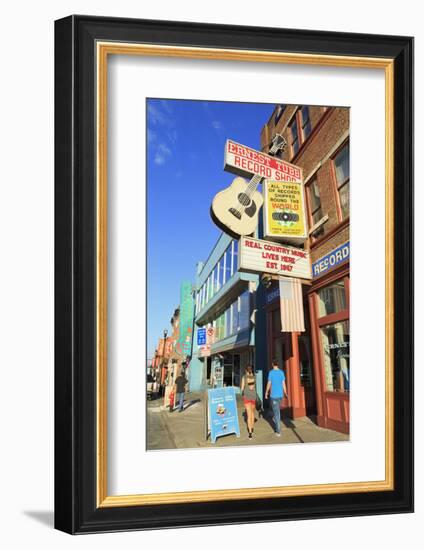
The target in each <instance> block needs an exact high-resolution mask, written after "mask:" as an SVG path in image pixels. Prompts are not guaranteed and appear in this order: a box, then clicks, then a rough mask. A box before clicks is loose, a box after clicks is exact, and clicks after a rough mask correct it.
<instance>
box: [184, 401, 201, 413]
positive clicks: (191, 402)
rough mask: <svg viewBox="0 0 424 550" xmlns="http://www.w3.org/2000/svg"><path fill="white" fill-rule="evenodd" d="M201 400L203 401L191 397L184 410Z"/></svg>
mask: <svg viewBox="0 0 424 550" xmlns="http://www.w3.org/2000/svg"><path fill="white" fill-rule="evenodd" d="M200 401H201V400H200V399H191V400H190V401H186V402H185V403H184V410H185V411H186V410H187V409H189V408H190V407H192V406H193V405H195V404H196V403H200Z"/></svg>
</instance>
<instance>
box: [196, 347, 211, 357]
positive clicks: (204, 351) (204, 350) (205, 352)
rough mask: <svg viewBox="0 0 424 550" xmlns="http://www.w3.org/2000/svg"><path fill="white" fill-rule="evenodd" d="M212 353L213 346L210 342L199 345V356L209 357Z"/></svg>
mask: <svg viewBox="0 0 424 550" xmlns="http://www.w3.org/2000/svg"><path fill="white" fill-rule="evenodd" d="M210 354H211V347H210V345H209V344H205V345H203V346H200V347H199V357H209V356H210Z"/></svg>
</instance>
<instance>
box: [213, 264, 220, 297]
mask: <svg viewBox="0 0 424 550" xmlns="http://www.w3.org/2000/svg"><path fill="white" fill-rule="evenodd" d="M218 269H219V264H217V265H216V266H215V268H214V270H213V282H214V294H215V293H216V292H218V290H219V280H218Z"/></svg>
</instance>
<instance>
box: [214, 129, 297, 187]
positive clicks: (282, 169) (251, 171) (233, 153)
mask: <svg viewBox="0 0 424 550" xmlns="http://www.w3.org/2000/svg"><path fill="white" fill-rule="evenodd" d="M224 170H226V171H227V172H231V173H233V174H237V175H238V176H242V177H244V178H249V179H250V178H251V177H252V176H253V175H257V176H260V177H261V178H267V179H272V180H275V181H295V182H299V181H302V169H301V168H299V166H295V165H294V164H290V163H288V162H286V161H284V160H281V159H279V158H277V157H272V156H270V155H266V154H265V153H262V152H261V151H256V150H255V149H251V148H250V147H246V145H241V144H240V143H236V142H235V141H233V140H232V139H227V142H226V144H225V155H224Z"/></svg>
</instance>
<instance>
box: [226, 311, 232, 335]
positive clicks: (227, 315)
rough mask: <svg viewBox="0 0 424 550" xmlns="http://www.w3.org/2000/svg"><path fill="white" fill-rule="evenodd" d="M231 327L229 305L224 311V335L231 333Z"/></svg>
mask: <svg viewBox="0 0 424 550" xmlns="http://www.w3.org/2000/svg"><path fill="white" fill-rule="evenodd" d="M231 329H232V324H231V308H230V307H229V308H228V309H227V311H226V312H225V336H226V337H227V336H230V335H231Z"/></svg>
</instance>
